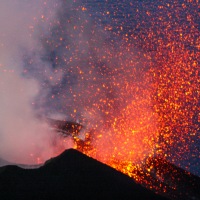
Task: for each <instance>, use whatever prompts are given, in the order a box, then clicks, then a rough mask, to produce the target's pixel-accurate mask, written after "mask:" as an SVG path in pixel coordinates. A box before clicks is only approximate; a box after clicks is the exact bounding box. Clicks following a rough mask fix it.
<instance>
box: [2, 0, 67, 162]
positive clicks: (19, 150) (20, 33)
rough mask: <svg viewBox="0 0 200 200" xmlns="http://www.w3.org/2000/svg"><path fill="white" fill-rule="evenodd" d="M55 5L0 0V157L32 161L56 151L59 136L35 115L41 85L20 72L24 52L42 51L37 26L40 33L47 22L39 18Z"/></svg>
mask: <svg viewBox="0 0 200 200" xmlns="http://www.w3.org/2000/svg"><path fill="white" fill-rule="evenodd" d="M57 6H58V3H57V2H56V1H46V2H44V1H42V0H34V1H27V0H2V1H1V2H0V157H2V158H4V159H7V160H9V161H12V162H18V163H20V162H21V163H29V164H30V163H35V162H36V158H38V159H42V161H43V160H44V159H47V158H49V157H50V156H52V155H54V153H55V152H56V149H55V147H54V143H55V142H58V140H59V139H58V138H55V134H53V132H52V131H50V130H49V128H48V125H47V124H45V122H44V123H43V122H41V120H39V119H37V117H36V116H37V114H38V113H37V111H36V109H34V106H33V105H34V104H35V98H36V97H37V96H38V94H39V93H41V89H42V88H41V85H40V83H39V81H38V80H36V79H33V78H27V77H25V76H24V75H23V74H24V53H25V52H26V53H27V54H31V52H38V53H41V52H42V51H43V50H42V48H41V45H40V38H39V37H40V34H41V32H40V31H41V30H40V29H39V28H38V27H39V25H40V26H42V29H43V34H45V32H47V31H48V23H46V24H44V23H43V24H41V20H42V18H43V16H44V15H45V17H46V18H47V19H48V21H49V22H50V21H51V20H52V19H53V18H54V17H55V15H54V11H55V10H56V8H57ZM40 67H41V68H42V67H43V66H39V65H38V66H37V68H40ZM44 93H45V92H44ZM69 146H70V144H69ZM38 162H40V161H39V160H38Z"/></svg>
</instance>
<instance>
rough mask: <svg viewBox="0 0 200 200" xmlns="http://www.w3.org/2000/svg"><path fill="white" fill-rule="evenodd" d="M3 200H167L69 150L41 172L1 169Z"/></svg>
mask: <svg viewBox="0 0 200 200" xmlns="http://www.w3.org/2000/svg"><path fill="white" fill-rule="evenodd" d="M0 199H60V200H62V199H140V200H144V199H149V200H165V199H166V198H164V197H161V196H159V195H157V194H155V193H154V192H152V191H150V190H148V189H146V188H144V187H143V186H141V185H139V184H137V183H135V182H134V181H133V179H131V178H130V177H128V176H126V175H124V174H122V173H121V172H118V171H116V170H115V169H113V168H111V167H109V166H107V165H105V164H102V163H100V162H98V161H97V160H94V159H93V158H90V157H88V156H86V155H84V154H82V153H81V152H79V151H77V150H74V149H69V150H66V151H64V152H63V153H62V154H60V155H59V156H58V157H55V158H52V159H50V160H48V161H47V162H46V163H45V164H44V165H43V166H42V167H40V168H38V169H22V168H20V167H18V166H14V165H12V166H11V165H10V166H4V167H1V168H0Z"/></svg>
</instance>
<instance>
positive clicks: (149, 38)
mask: <svg viewBox="0 0 200 200" xmlns="http://www.w3.org/2000/svg"><path fill="white" fill-rule="evenodd" d="M197 4H198V1H184V3H182V4H180V3H177V2H176V3H174V2H173V3H165V2H160V3H158V4H155V5H152V8H151V6H149V4H145V3H144V4H143V6H140V7H137V6H136V7H134V3H131V4H130V6H131V8H132V10H133V11H135V13H137V14H136V15H134V18H133V19H132V18H131V17H133V15H131V13H128V14H127V16H125V18H126V17H128V19H129V21H131V20H136V21H137V25H136V26H134V27H132V30H129V32H128V33H127V32H126V31H124V29H125V28H126V27H125V26H126V25H125V24H123V23H122V24H121V25H120V26H118V25H117V24H115V23H114V22H116V19H115V18H114V19H112V23H113V24H114V25H112V23H111V24H109V23H108V24H106V25H105V28H104V29H105V30H106V31H111V30H112V31H113V32H112V36H113V38H114V37H122V38H123V41H121V42H120V44H118V43H117V44H118V45H119V46H118V49H117V50H116V48H115V42H117V41H115V40H116V39H113V40H111V41H110V44H109V45H108V44H103V45H102V46H101V47H99V46H98V45H96V46H93V45H94V44H93V42H97V41H95V39H94V38H93V35H94V34H95V32H93V30H92V31H91V33H92V34H91V38H93V40H92V39H91V41H85V40H84V39H83V38H82V37H81V38H79V39H81V41H79V42H80V43H82V44H84V45H85V46H92V47H91V48H93V51H94V52H93V53H94V55H95V56H97V58H96V59H97V60H98V62H97V63H95V62H96V61H95V62H94V58H93V57H92V56H91V55H90V53H88V55H87V56H88V63H87V64H88V66H87V68H85V67H84V66H83V67H81V64H83V63H80V62H82V60H81V58H80V61H78V62H77V61H74V59H75V60H76V59H78V58H77V55H79V56H80V57H81V56H83V54H84V53H85V52H84V50H82V52H81V53H80V54H78V51H81V49H78V50H77V52H76V53H77V55H72V56H71V57H70V58H69V59H68V60H67V59H66V58H62V57H60V58H58V57H56V56H55V63H56V64H57V63H58V64H59V62H61V61H59V59H61V60H62V59H63V62H64V63H65V64H66V65H69V74H68V75H69V76H70V75H71V76H74V75H76V79H77V85H76V87H74V88H73V87H69V88H68V91H69V93H68V94H66V96H64V98H65V99H67V98H68V96H69V95H71V97H72V99H73V103H71V104H72V106H71V107H72V110H71V117H72V118H76V117H77V116H78V117H79V118H81V120H82V124H83V126H84V128H83V130H81V134H82V136H81V137H82V138H81V137H79V136H77V135H76V136H73V140H74V141H75V147H74V148H77V149H78V150H80V151H82V152H83V153H85V154H87V155H88V156H91V157H93V158H96V159H98V160H99V161H101V162H104V163H106V164H108V165H110V166H112V167H114V168H116V169H117V170H119V171H121V172H123V173H125V174H127V175H129V176H131V177H133V178H134V179H135V180H136V181H139V182H141V183H145V182H147V180H145V179H144V177H145V176H143V175H142V173H144V171H146V172H147V173H148V172H150V171H151V170H152V168H153V167H152V166H151V165H148V168H147V169H145V170H144V169H143V167H144V166H145V164H146V159H147V158H152V157H156V156H158V157H162V158H164V157H165V158H166V159H169V160H171V161H172V162H175V163H179V162H180V163H181V162H182V161H184V159H186V161H188V159H189V158H188V156H192V157H197V159H199V158H200V157H199V151H198V148H194V149H193V150H191V147H192V145H193V143H194V142H195V140H198V141H199V139H200V137H199V106H198V99H199V74H198V73H199V72H198V70H199V66H198V60H199V53H198V48H199V40H198V36H199V31H198V28H197V27H198V25H197V24H196V23H195V21H196V15H197V9H196V8H197ZM122 8H123V7H121V9H122ZM150 8H151V9H150ZM80 9H81V10H82V11H84V12H85V11H87V10H88V9H87V8H86V7H81V8H80ZM119 9H120V8H119ZM155 10H156V12H155ZM116 13H117V12H114V13H113V16H115V15H116ZM101 14H102V15H103V16H110V15H111V12H110V11H106V12H105V13H101ZM78 20H79V21H80V18H78ZM57 23H58V22H57ZM68 23H69V22H68ZM58 24H60V23H58ZM82 24H83V25H82ZM87 24H88V21H87V20H83V22H80V24H79V23H77V24H75V26H73V27H71V28H72V30H70V31H69V30H68V32H69V34H71V35H70V37H71V39H73V34H74V35H75V34H76V31H77V30H79V31H81V32H82V34H83V35H84V33H85V32H87V31H86V30H84V26H87ZM123 26H124V27H123ZM143 27H146V29H144V28H143ZM57 28H58V30H59V29H61V30H62V31H63V32H64V31H65V28H63V27H60V25H58V27H57ZM57 34H58V33H57ZM58 38H59V42H64V40H63V36H62V35H59V34H58ZM82 40H83V41H82ZM97 43H98V42H97ZM52 44H53V41H51V40H50V39H48V40H46V45H47V46H48V47H51V46H52ZM75 46H76V43H75ZM57 47H58V48H59V47H60V48H61V44H60V43H59V44H58V46H57ZM66 49H67V50H68V49H70V46H66ZM64 56H65V54H63V57H64ZM95 64H96V65H98V66H95ZM99 65H100V66H99ZM74 66H76V67H74ZM50 79H51V77H50ZM68 84H69V85H70V84H71V82H70V80H68ZM58 96H59V94H58ZM53 98H55V96H52V99H53ZM64 102H65V101H64ZM67 103H68V100H66V104H67ZM80 105H81V106H82V107H81V108H80ZM69 110H70V109H69ZM80 113H81V114H80ZM61 149H62V148H61ZM191 151H192V152H191ZM191 153H192V155H190V154H191ZM187 167H189V164H188V165H187ZM187 167H185V168H187ZM138 171H140V172H141V173H140V174H139V173H138ZM149 187H153V186H152V185H151V184H149Z"/></svg>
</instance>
